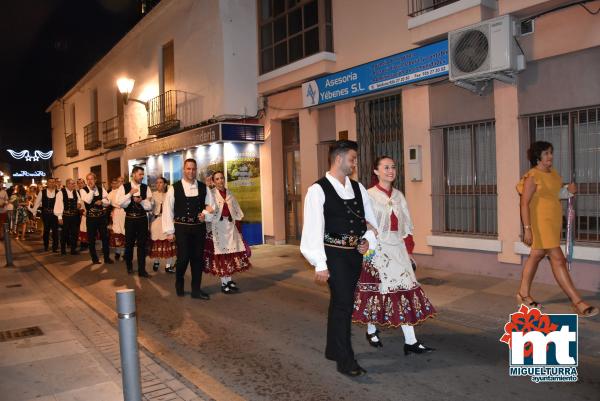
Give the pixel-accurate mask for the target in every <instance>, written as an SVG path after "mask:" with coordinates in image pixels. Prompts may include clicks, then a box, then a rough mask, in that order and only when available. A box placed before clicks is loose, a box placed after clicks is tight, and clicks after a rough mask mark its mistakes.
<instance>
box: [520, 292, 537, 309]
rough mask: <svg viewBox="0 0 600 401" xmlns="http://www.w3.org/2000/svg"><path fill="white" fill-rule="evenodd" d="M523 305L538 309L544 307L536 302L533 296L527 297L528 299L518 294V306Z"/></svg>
mask: <svg viewBox="0 0 600 401" xmlns="http://www.w3.org/2000/svg"><path fill="white" fill-rule="evenodd" d="M521 304H523V305H527V306H529V307H533V308H538V309H539V308H541V307H542V304H540V303H539V302H537V301H535V300H534V299H533V298H531V296H529V295H527V296H526V297H524V296H522V295H521V294H519V293H517V306H521Z"/></svg>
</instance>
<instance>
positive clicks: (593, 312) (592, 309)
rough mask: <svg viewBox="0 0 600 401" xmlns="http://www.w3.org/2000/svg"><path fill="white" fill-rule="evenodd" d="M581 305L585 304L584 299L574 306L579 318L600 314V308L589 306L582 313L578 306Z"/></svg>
mask: <svg viewBox="0 0 600 401" xmlns="http://www.w3.org/2000/svg"><path fill="white" fill-rule="evenodd" d="M581 303H583V299H582V300H581V301H579V302H577V303H575V304H573V310H574V311H575V313H577V316H579V317H592V316H596V315H597V314H598V313H599V312H600V310H598V308H596V307H595V306H588V307H587V308H585V309H584V310H582V311H580V310H579V308H578V307H577V305H579V304H581Z"/></svg>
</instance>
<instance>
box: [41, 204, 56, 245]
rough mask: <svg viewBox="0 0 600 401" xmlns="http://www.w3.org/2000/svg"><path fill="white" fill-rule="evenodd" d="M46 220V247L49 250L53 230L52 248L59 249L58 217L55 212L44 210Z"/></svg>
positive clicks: (44, 237) (44, 236)
mask: <svg viewBox="0 0 600 401" xmlns="http://www.w3.org/2000/svg"><path fill="white" fill-rule="evenodd" d="M42 221H43V222H44V235H43V239H44V249H45V250H48V246H49V245H50V231H52V250H53V251H58V217H56V216H55V215H54V214H53V213H46V212H42Z"/></svg>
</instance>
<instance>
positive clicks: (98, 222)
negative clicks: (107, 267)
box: [79, 173, 114, 264]
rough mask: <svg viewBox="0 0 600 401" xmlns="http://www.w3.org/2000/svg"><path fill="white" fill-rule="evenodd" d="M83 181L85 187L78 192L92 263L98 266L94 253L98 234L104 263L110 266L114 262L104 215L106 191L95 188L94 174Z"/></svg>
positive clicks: (98, 262)
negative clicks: (82, 205) (84, 212)
mask: <svg viewBox="0 0 600 401" xmlns="http://www.w3.org/2000/svg"><path fill="white" fill-rule="evenodd" d="M85 180H86V183H87V185H86V186H85V187H83V189H81V190H80V191H79V196H81V199H82V200H83V204H84V206H85V210H86V214H85V221H86V226H87V227H86V229H87V234H88V246H89V249H90V256H91V257H92V263H94V264H100V260H98V254H97V253H96V235H97V234H100V239H101V240H102V253H103V254H104V263H106V264H112V263H114V261H113V260H112V259H111V258H110V256H109V251H110V248H109V247H108V228H107V225H108V217H107V215H106V210H107V208H108V206H109V205H110V201H109V200H108V193H106V190H105V189H104V188H102V186H97V184H96V174H94V173H88V175H86V176H85Z"/></svg>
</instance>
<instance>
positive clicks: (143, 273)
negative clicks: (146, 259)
mask: <svg viewBox="0 0 600 401" xmlns="http://www.w3.org/2000/svg"><path fill="white" fill-rule="evenodd" d="M138 276H140V277H143V278H150V277H151V276H150V275H149V274H148V273H147V272H140V273H138Z"/></svg>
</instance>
